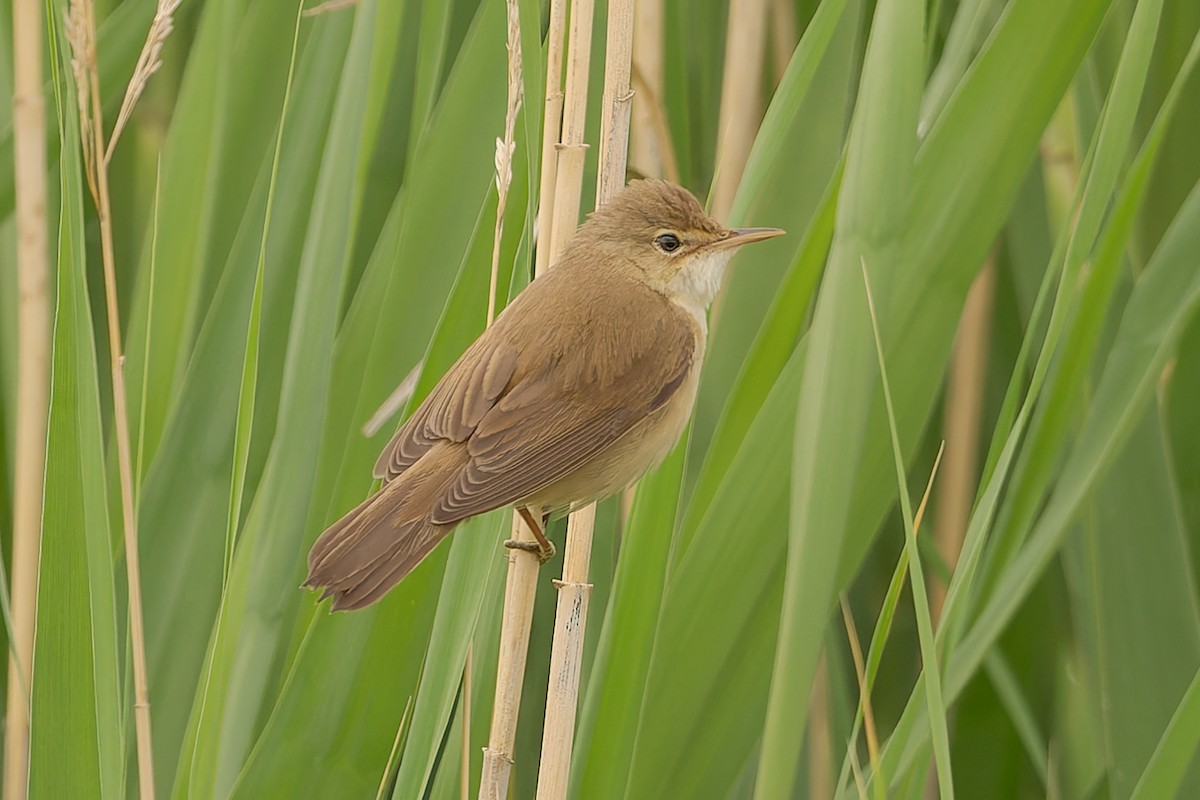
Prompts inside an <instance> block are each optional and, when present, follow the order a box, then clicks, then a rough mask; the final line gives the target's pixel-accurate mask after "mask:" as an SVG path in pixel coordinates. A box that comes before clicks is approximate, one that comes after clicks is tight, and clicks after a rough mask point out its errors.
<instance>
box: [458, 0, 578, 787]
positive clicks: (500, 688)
mask: <svg viewBox="0 0 1200 800" xmlns="http://www.w3.org/2000/svg"><path fill="white" fill-rule="evenodd" d="M566 11H567V9H566V0H551V2H550V27H549V30H548V31H547V34H546V37H547V55H546V58H547V67H546V100H545V103H546V106H545V118H544V125H545V128H544V129H543V131H542V154H541V162H542V163H541V174H542V177H541V189H540V192H541V193H540V196H539V212H538V242H537V260H536V263H535V267H534V269H535V275H540V274H541V273H542V272H544V271H545V270H546V269H548V268H549V266H550V263H551V259H550V237H551V233H552V230H553V216H552V215H553V213H554V207H553V202H554V187H555V182H556V171H557V170H556V168H557V153H556V151H555V146H554V145H555V142H557V141H558V125H559V121H560V120H561V117H562V102H563V94H562V87H561V84H560V82H559V81H560V74H561V72H562V51H563V33H564V31H565V29H566V18H567V16H566ZM530 511H532V512H533V514H532V516H534V518H537V517H538V516H539V515H540V511H538V510H537V509H530ZM512 538H513V539H515V540H517V541H524V542H532V541H534V537H533V533H532V532H531V531H530V530H529V527H528V526H527V525H526V524H525V521H524V520H523V519H522V518H521V515H520V514H517V513H514V514H513V521H512ZM540 566H541V565H540V564H539V563H538V559H537V556H536V555H535V554H534V553H532V552H528V551H524V550H517V549H510V550H509V551H508V577H507V579H506V582H505V586H504V615H503V617H502V619H501V623H500V653H499V657H498V659H497V662H496V693H495V697H494V698H493V701H492V724H491V729H490V731H489V733H488V746H487V747H486V748H484V751H483V774H482V777H481V779H480V783H479V798H480V800H504V798H505V797H507V796H508V783H509V776H510V775H511V773H512V765H513V746H514V744H515V742H516V737H517V711H518V709H519V707H520V705H521V689H522V684H523V682H524V678H525V661H526V658H527V657H528V653H529V631H530V627H531V626H532V624H533V600H534V596H535V594H536V590H537V575H538V568H539V567H540Z"/></svg>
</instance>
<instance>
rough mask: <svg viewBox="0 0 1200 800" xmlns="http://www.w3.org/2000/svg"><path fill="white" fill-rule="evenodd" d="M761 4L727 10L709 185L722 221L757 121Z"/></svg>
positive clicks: (746, 1)
mask: <svg viewBox="0 0 1200 800" xmlns="http://www.w3.org/2000/svg"><path fill="white" fill-rule="evenodd" d="M767 11H768V6H767V0H741V2H737V3H730V4H729V27H728V29H727V30H728V38H727V44H726V45H725V74H724V77H723V78H722V80H721V114H720V120H719V121H718V126H717V159H716V163H717V174H716V177H715V178H714V179H713V189H712V212H713V216H715V217H716V218H717V219H725V217H727V216H728V215H729V209H730V208H732V207H733V195H734V193H735V192H736V191H737V187H738V183H740V182H741V180H742V170H744V169H745V167H746V158H747V157H748V156H749V155H750V147H751V146H752V145H753V144H754V136H755V134H757V133H758V125H759V122H761V121H762V101H761V98H760V96H759V95H760V92H759V80H760V79H761V76H762V63H763V49H764V47H763V45H764V43H765V40H766V32H767Z"/></svg>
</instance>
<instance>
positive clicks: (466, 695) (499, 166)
mask: <svg viewBox="0 0 1200 800" xmlns="http://www.w3.org/2000/svg"><path fill="white" fill-rule="evenodd" d="M505 8H506V11H507V15H508V26H507V37H506V40H505V47H506V48H507V50H508V105H507V108H506V110H505V114H504V136H503V137H501V138H497V139H496V193H497V198H496V230H495V231H494V233H493V236H492V271H491V278H490V282H489V285H488V310H487V324H488V326H489V327H490V326H491V324H492V322H493V321H495V319H496V286H497V284H498V283H499V277H500V241H501V239H502V238H503V236H504V208H505V205H506V204H507V201H508V188H509V186H510V185H511V184H512V158H513V153H514V152H516V149H517V143H516V140H515V135H516V127H517V111H519V110H520V108H521V101H522V99H523V95H524V87H523V85H522V82H521V12H520V9H519V8H518V5H517V2H516V0H508V2H507V3H506V6H505ZM514 516H516V515H514ZM530 611H531V612H532V608H531V609H530ZM472 649H473V648H472V645H471V644H468V645H467V657H466V660H465V661H464V662H463V690H462V691H463V695H462V711H461V717H462V756H461V759H460V762H459V794H460V797H462V800H466V798H467V797H468V796H469V795H470V792H471V680H472V674H471V673H472V671H473V670H472V663H473V661H474V658H473V654H472ZM522 671H523V670H522ZM518 705H519V703H518ZM509 752H510V753H511V749H510V751H509Z"/></svg>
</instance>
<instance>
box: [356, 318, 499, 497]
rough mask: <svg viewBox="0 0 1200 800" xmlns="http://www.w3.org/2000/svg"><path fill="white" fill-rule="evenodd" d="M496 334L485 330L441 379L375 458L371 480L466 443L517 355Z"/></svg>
mask: <svg viewBox="0 0 1200 800" xmlns="http://www.w3.org/2000/svg"><path fill="white" fill-rule="evenodd" d="M498 333H499V332H497V331H487V332H485V333H484V335H483V336H482V337H480V338H479V339H478V340H477V341H476V342H475V344H473V345H471V347H469V348H468V349H467V351H466V352H465V353H463V354H462V356H461V357H460V358H459V360H458V361H457V362H455V364H454V366H452V367H451V368H450V369H449V371H447V372H446V374H445V375H444V376H442V379H441V380H440V381H438V383H437V385H436V386H435V387H434V388H433V391H431V392H430V393H429V396H428V397H427V398H425V402H423V403H422V404H421V405H420V407H418V408H417V410H416V411H415V412H414V413H413V415H412V416H411V417H409V418H408V420H407V421H406V422H405V423H404V425H402V426H401V427H400V430H398V431H397V432H396V435H395V436H393V437H392V439H391V441H389V442H388V444H387V447H385V448H384V449H383V452H382V453H380V454H379V460H377V461H376V462H375V470H374V475H375V477H376V478H382V479H383V482H384V483H388V482H390V481H392V480H394V479H395V478H397V477H399V476H400V474H401V473H403V472H404V471H405V470H406V469H408V468H409V467H411V466H412V465H413V464H415V463H417V461H418V460H419V459H420V458H421V456H423V455H425V453H427V452H428V451H429V449H430V448H431V447H433V446H434V445H435V444H437V443H438V442H439V441H443V440H448V441H452V442H464V441H466V440H467V437H469V436H470V435H471V433H472V432H473V431H474V430H475V426H476V425H478V424H479V421H480V420H481V419H482V418H483V415H484V414H486V413H487V412H488V411H489V410H490V409H491V407H492V405H493V404H494V403H495V402H496V400H497V399H499V398H500V396H501V395H502V394H503V393H504V391H505V389H506V388H507V387H508V383H509V381H510V380H511V379H512V377H513V373H514V372H515V370H516V368H517V351H516V350H515V349H513V348H512V347H509V346H508V345H507V343H506V341H505V337H504V336H503V335H502V334H500V335H497V334H498Z"/></svg>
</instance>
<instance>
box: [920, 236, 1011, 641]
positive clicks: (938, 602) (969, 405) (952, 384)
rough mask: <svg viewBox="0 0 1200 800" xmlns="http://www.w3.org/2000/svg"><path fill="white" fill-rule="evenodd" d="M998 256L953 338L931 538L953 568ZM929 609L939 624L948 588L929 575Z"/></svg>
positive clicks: (965, 507) (973, 465) (962, 527)
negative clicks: (940, 474)
mask: <svg viewBox="0 0 1200 800" xmlns="http://www.w3.org/2000/svg"><path fill="white" fill-rule="evenodd" d="M995 274H996V269H995V263H994V256H992V257H989V259H988V262H987V263H986V264H985V265H984V267H983V269H982V270H981V271H980V273H979V276H978V277H976V279H975V283H974V284H973V285H972V286H971V291H970V293H969V294H968V295H967V302H966V305H965V306H964V308H963V316H962V321H961V322H959V326H958V334H957V336H956V337H955V340H954V354H953V356H952V360H951V362H950V381H949V385H948V386H947V388H946V412H945V420H944V423H943V426H944V427H943V429H944V431H945V440H946V475H945V477H944V478H943V479H942V484H943V485H942V493H941V502H939V503H938V506H937V513H936V514H935V515H934V524H933V536H934V540H935V541H936V542H937V548H938V553H939V554H940V555H941V557H942V561H944V562H945V564H946V566H947V568H949V570H950V571H951V572H954V565H955V564H957V563H958V554H959V552H960V551H961V550H962V543H963V538H964V537H965V536H966V532H967V522H968V521H969V519H970V516H971V506H972V505H973V504H974V502H975V490H976V482H977V480H978V468H979V425H980V419H981V417H982V414H983V387H984V381H985V380H986V379H987V376H986V372H987V362H988V345H989V333H990V330H991V322H992V296H993V294H994V289H995V283H996V281H995ZM930 584H931V585H930V587H929V588H930V597H929V610H930V612H931V613H932V615H933V621H934V622H935V623H936V622H937V620H938V619H939V618H940V617H941V614H942V604H943V603H944V602H945V601H946V586H945V585H944V584H943V583H942V581H940V580H938V579H936V578H932V577H931V578H930Z"/></svg>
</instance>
